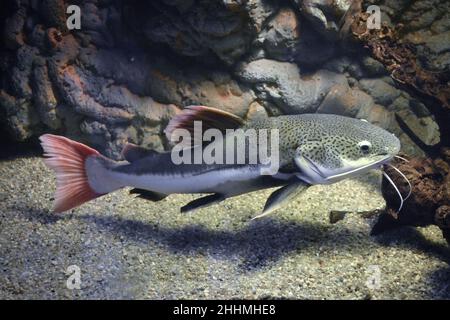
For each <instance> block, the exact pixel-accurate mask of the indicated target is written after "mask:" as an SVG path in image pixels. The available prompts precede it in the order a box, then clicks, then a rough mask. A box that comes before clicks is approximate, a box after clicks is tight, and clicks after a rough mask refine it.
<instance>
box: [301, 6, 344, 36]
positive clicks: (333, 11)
mask: <svg viewBox="0 0 450 320" xmlns="http://www.w3.org/2000/svg"><path fill="white" fill-rule="evenodd" d="M295 2H296V3H297V5H298V6H299V7H300V8H301V9H302V13H303V14H304V15H305V16H306V18H307V19H308V20H309V21H310V22H311V23H312V24H313V25H314V27H315V29H316V30H318V31H319V32H320V33H322V34H323V35H325V36H326V37H327V38H328V39H337V36H338V31H339V21H340V19H341V18H342V16H343V15H344V14H345V12H346V11H347V10H348V8H349V7H350V4H351V1H349V0H328V1H323V0H301V1H300V0H295Z"/></svg>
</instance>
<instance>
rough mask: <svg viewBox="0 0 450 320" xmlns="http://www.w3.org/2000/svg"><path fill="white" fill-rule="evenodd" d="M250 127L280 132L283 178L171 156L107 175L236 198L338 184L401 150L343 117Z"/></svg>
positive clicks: (156, 187) (111, 168) (159, 188)
mask: <svg viewBox="0 0 450 320" xmlns="http://www.w3.org/2000/svg"><path fill="white" fill-rule="evenodd" d="M249 128H254V129H257V130H258V129H269V130H272V129H277V130H279V152H280V171H279V172H278V173H277V174H274V175H272V176H263V175H261V173H260V167H259V166H258V165H248V164H242V165H239V164H204V163H202V164H179V165H177V164H174V163H173V161H172V160H171V153H170V152H166V153H159V154H152V155H150V156H147V157H143V158H141V159H139V160H137V161H134V162H132V163H114V164H111V163H109V164H108V165H106V166H105V168H106V170H107V171H108V172H107V173H106V174H105V175H107V176H109V178H110V179H112V180H115V181H120V184H121V186H132V187H136V188H141V189H146V190H151V191H155V192H159V193H164V194H172V193H220V194H223V195H225V196H226V197H230V196H234V195H239V194H242V193H246V192H250V191H255V190H259V189H263V188H270V187H274V186H280V185H285V184H287V183H289V181H290V179H293V178H297V179H301V180H303V181H304V182H305V183H307V184H317V183H325V184H326V183H333V182H336V181H339V180H342V179H345V178H347V177H350V176H353V175H357V174H361V173H363V172H365V171H368V170H370V169H372V168H376V167H379V166H381V164H382V163H383V162H385V161H388V160H389V159H390V158H391V157H392V156H393V155H395V154H396V153H397V152H398V150H399V148H400V144H399V142H398V139H397V138H396V137H394V136H393V135H392V134H391V133H389V132H387V131H385V130H384V129H382V128H379V127H377V126H375V125H372V124H370V123H368V122H365V121H362V120H358V119H353V118H348V117H342V116H337V115H328V114H303V115H291V116H280V117H272V118H268V119H264V120H260V121H255V122H250V123H247V124H245V125H244V126H243V129H249ZM226 139H227V138H226ZM361 142H368V143H370V148H371V150H370V151H368V152H367V153H368V154H367V156H366V155H365V154H364V153H363V151H362V150H361V148H360V145H359V144H360V143H361ZM372 155H373V157H372V158H371V156H372ZM361 159H364V160H365V161H361ZM99 161H100V160H99ZM349 168H350V169H349ZM88 170H89V168H88ZM330 177H331V178H330ZM93 183H94V184H96V183H95V181H93ZM103 186H104V187H106V186H107V184H105V183H103ZM114 187H116V186H114ZM99 189H101V187H99ZM103 191H108V190H103Z"/></svg>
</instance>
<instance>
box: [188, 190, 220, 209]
mask: <svg viewBox="0 0 450 320" xmlns="http://www.w3.org/2000/svg"><path fill="white" fill-rule="evenodd" d="M222 200H225V197H224V196H223V195H222V194H220V193H214V194H211V195H208V196H205V197H201V198H199V199H195V200H193V201H191V202H189V203H188V204H187V205H185V206H183V207H181V209H180V211H181V212H183V213H185V212H190V211H194V210H197V209H200V208H204V207H208V206H210V205H212V204H214V203H218V202H220V201H222Z"/></svg>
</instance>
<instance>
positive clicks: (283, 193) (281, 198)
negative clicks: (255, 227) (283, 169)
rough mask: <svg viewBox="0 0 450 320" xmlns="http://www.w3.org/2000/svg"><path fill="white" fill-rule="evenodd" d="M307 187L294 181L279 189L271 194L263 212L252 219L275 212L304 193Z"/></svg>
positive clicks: (299, 181) (301, 182)
mask: <svg viewBox="0 0 450 320" xmlns="http://www.w3.org/2000/svg"><path fill="white" fill-rule="evenodd" d="M308 187H309V185H308V184H306V183H305V182H303V181H301V180H298V181H294V182H292V183H290V184H288V185H285V186H284V187H281V188H279V189H277V190H275V191H274V192H272V193H271V194H270V196H269V198H267V201H266V204H265V205H264V209H263V212H262V213H260V214H259V215H257V216H255V217H253V218H252V220H254V219H259V218H262V217H264V216H266V215H268V214H270V213H272V212H274V211H275V210H277V209H279V208H280V207H281V206H283V205H285V204H286V203H288V202H289V201H291V200H292V199H294V198H295V197H297V196H298V195H299V194H300V193H302V192H303V191H305V190H306V189H307V188H308Z"/></svg>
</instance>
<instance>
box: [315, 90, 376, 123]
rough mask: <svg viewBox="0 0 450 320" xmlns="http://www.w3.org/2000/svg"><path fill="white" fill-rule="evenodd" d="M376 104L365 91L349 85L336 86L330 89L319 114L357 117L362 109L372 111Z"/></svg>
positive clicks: (319, 109) (318, 110)
mask: <svg viewBox="0 0 450 320" xmlns="http://www.w3.org/2000/svg"><path fill="white" fill-rule="evenodd" d="M374 104H375V103H374V101H373V99H372V97H371V96H370V95H368V94H367V93H365V92H364V91H361V90H359V89H357V88H350V87H349V86H348V85H347V84H344V85H342V84H336V85H334V86H333V87H331V88H330V90H329V92H328V94H327V95H326V97H325V99H324V100H323V101H322V103H321V104H320V106H319V108H318V109H317V112H320V113H334V114H340V115H343V116H349V117H355V116H356V115H357V114H358V112H359V111H360V109H364V110H370V109H371V108H372V107H373V106H374ZM369 112H370V111H369Z"/></svg>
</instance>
